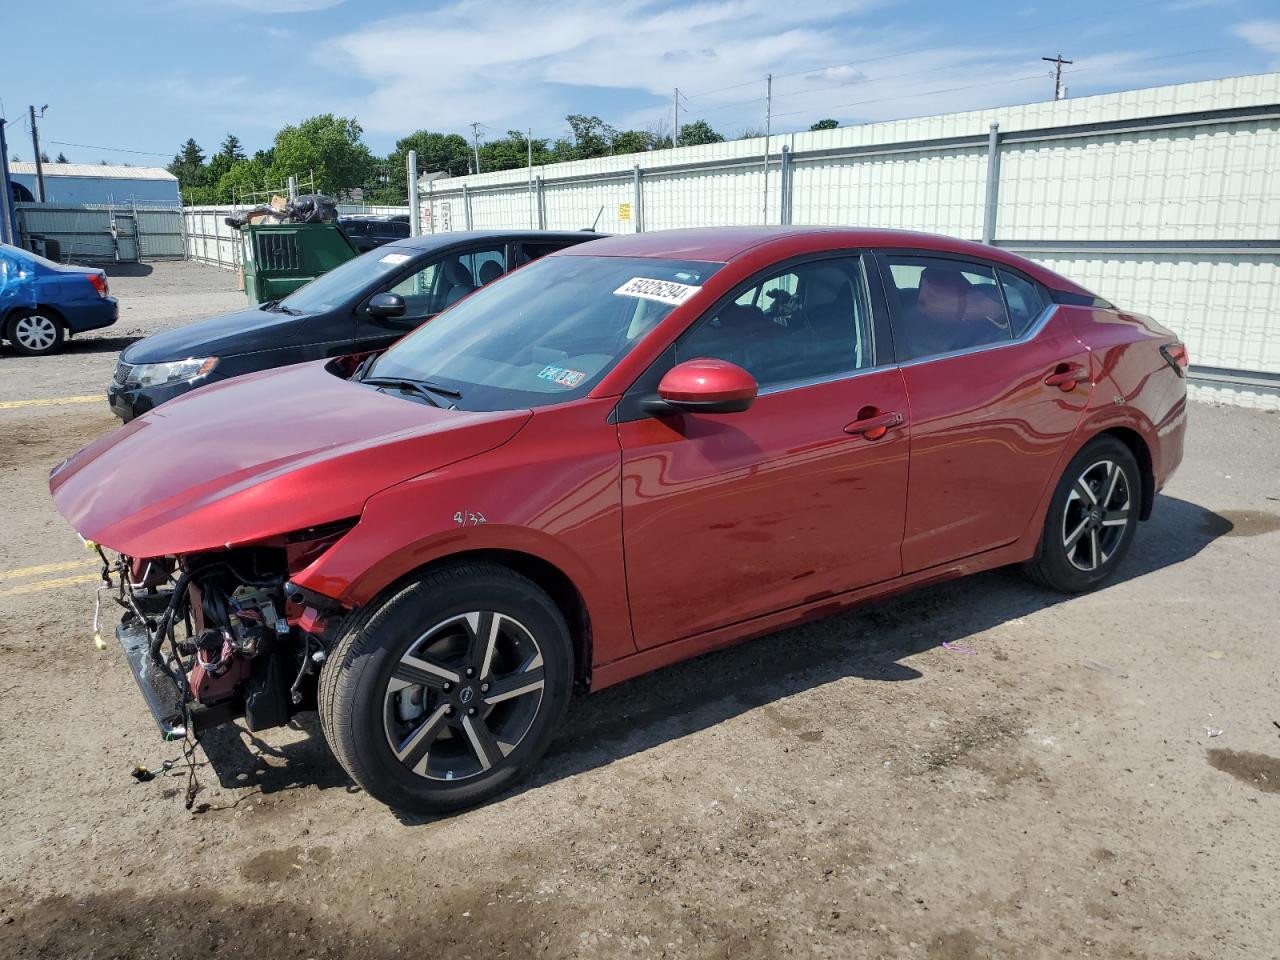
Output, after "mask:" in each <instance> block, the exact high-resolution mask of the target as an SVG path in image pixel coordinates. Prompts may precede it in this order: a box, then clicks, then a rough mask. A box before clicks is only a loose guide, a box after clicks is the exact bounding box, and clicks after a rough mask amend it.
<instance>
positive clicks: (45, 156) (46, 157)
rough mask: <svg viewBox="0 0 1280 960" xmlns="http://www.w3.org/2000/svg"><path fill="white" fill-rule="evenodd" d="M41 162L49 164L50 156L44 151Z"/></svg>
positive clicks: (41, 152)
mask: <svg viewBox="0 0 1280 960" xmlns="http://www.w3.org/2000/svg"><path fill="white" fill-rule="evenodd" d="M40 162H41V163H49V155H48V154H47V153H45V152H44V151H43V150H41V151H40Z"/></svg>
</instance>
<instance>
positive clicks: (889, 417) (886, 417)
mask: <svg viewBox="0 0 1280 960" xmlns="http://www.w3.org/2000/svg"><path fill="white" fill-rule="evenodd" d="M902 423H903V418H902V414H900V413H881V414H877V415H874V416H870V417H864V418H862V419H861V420H855V421H853V423H850V424H846V425H845V428H844V432H845V433H850V434H853V435H854V436H862V437H866V438H867V439H868V440H879V439H880V438H881V437H883V436H884V435H885V434H886V433H888V432H889V429H890V428H891V427H900V426H902Z"/></svg>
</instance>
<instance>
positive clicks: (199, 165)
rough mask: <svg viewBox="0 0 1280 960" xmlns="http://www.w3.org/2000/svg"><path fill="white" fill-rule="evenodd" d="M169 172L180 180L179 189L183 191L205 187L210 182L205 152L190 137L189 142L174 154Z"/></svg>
mask: <svg viewBox="0 0 1280 960" xmlns="http://www.w3.org/2000/svg"><path fill="white" fill-rule="evenodd" d="M168 170H169V172H170V173H172V174H173V175H174V176H175V177H177V178H178V187H179V189H181V190H189V189H192V188H194V187H203V186H204V185H205V184H206V182H207V181H208V176H207V174H208V171H207V170H206V169H205V166H204V151H203V150H201V149H200V145H199V144H198V143H196V142H195V140H194V138H191V137H188V138H187V142H186V143H184V144H183V145H182V146H181V147H180V148H179V149H178V152H177V153H176V154H174V156H173V162H172V163H171V164H169V167H168Z"/></svg>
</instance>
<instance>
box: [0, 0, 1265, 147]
mask: <svg viewBox="0 0 1280 960" xmlns="http://www.w3.org/2000/svg"><path fill="white" fill-rule="evenodd" d="M0 38H3V49H4V55H3V60H2V61H0V64H2V66H0V106H2V107H3V109H4V111H5V112H6V115H7V118H8V119H9V121H10V125H9V127H8V128H7V134H8V138H9V145H10V153H11V154H12V153H17V154H18V155H19V157H20V158H21V159H23V160H30V159H31V143H30V140H29V136H28V134H27V132H26V125H25V122H24V114H25V111H26V107H27V105H28V104H30V103H34V104H35V105H36V106H37V108H39V107H40V106H41V105H42V104H48V105H49V109H48V112H47V114H46V116H45V118H44V120H43V121H41V139H42V142H43V144H44V146H45V150H46V152H48V153H49V154H50V156H53V155H56V154H57V153H58V151H62V152H64V153H65V154H66V155H67V157H68V158H69V159H70V160H72V161H78V162H90V163H96V162H97V161H98V160H101V159H106V160H108V161H110V162H131V163H135V164H140V165H145V164H163V163H164V162H166V161H167V160H168V159H169V158H170V157H171V156H172V154H173V153H174V152H175V151H176V149H177V147H178V145H179V144H180V143H181V142H182V141H183V140H185V139H186V138H187V137H188V136H193V137H195V138H196V140H197V142H199V143H200V144H201V146H203V147H204V148H205V149H206V151H212V150H214V149H216V147H217V145H218V143H219V142H220V141H221V140H222V138H223V136H224V135H225V134H226V133H227V132H229V131H230V132H234V133H235V134H236V135H237V136H239V137H240V139H241V140H242V141H243V143H244V144H245V146H246V147H248V148H249V149H250V150H253V149H257V148H260V147H264V146H267V145H268V144H269V143H270V140H271V136H272V134H273V133H274V132H275V130H277V129H278V128H279V127H280V126H282V125H284V124H286V123H290V122H294V121H297V120H300V119H302V118H304V117H306V116H310V115H312V114H316V113H323V112H334V113H339V114H342V115H346V116H355V117H356V118H357V119H358V120H359V121H360V123H361V124H362V125H363V127H364V129H365V141H366V142H367V143H368V144H369V146H370V147H371V148H372V149H374V150H375V151H377V152H379V153H384V152H387V151H388V150H389V149H390V148H391V146H392V145H393V144H394V142H395V140H396V138H397V137H399V136H403V135H404V134H405V133H408V132H411V131H413V130H415V129H418V128H427V129H432V130H444V131H459V132H465V131H466V130H467V125H468V124H470V123H471V122H472V121H477V122H479V123H482V124H484V129H485V130H486V131H488V132H489V133H491V134H493V135H497V136H500V135H502V134H503V133H505V131H507V130H508V129H513V128H515V129H521V130H523V129H526V128H529V127H532V128H533V131H534V133H535V135H536V136H545V137H551V138H554V137H557V136H560V135H562V134H563V133H564V132H565V130H566V127H565V124H564V119H563V118H564V116H565V115H566V114H568V113H587V114H598V115H599V116H601V117H603V118H604V119H605V120H606V121H608V122H610V123H612V124H613V125H614V126H616V127H619V128H627V127H637V128H642V129H643V128H654V129H666V128H667V127H668V126H669V124H670V117H671V100H672V88H674V87H676V86H679V87H680V88H681V90H682V91H683V92H684V93H685V94H686V96H687V99H686V100H684V101H682V105H681V110H682V115H681V119H682V121H683V120H685V119H696V118H703V119H706V120H707V121H708V122H709V123H711V124H712V126H714V127H716V128H717V129H719V130H721V131H723V132H725V133H727V134H729V135H737V134H739V133H741V132H742V131H744V130H746V129H754V128H760V127H762V126H763V117H764V90H765V84H764V76H765V74H767V73H773V74H774V75H775V78H776V79H775V81H774V121H773V129H774V130H775V131H778V132H781V131H787V130H797V129H807V128H808V126H809V124H811V123H812V122H814V121H815V120H818V119H820V118H823V117H834V118H836V119H838V120H839V121H840V122H841V123H842V124H847V123H860V122H866V121H874V120H884V119H891V118H894V117H907V116H920V115H924V114H932V113H945V112H951V111H955V110H965V109H973V108H979V107H987V106H997V105H1002V104H1010V103H1026V102H1031V101H1035V100H1046V99H1051V97H1052V90H1053V81H1052V79H1051V77H1050V71H1051V66H1050V65H1049V64H1047V63H1044V62H1042V61H1041V60H1040V59H1039V58H1040V57H1041V56H1046V55H1053V54H1055V53H1058V52H1059V51H1061V52H1062V53H1063V54H1064V55H1065V56H1067V57H1068V58H1071V59H1073V60H1074V61H1075V63H1074V64H1073V65H1071V66H1070V67H1068V68H1067V69H1066V73H1065V76H1064V81H1065V82H1066V84H1067V86H1068V89H1069V92H1070V95H1071V96H1085V95H1088V94H1092V93H1101V92H1107V91H1112V90H1122V89H1129V88H1134V87H1145V86H1154V85H1158V84H1164V83H1177V82H1181V81H1186V80H1200V79H1208V78H1215V77H1223V76H1232V75H1239V74H1248V73H1261V72H1265V71H1268V70H1280V4H1277V3H1276V2H1275V0H1132V2H1126V0H1121V2H1116V0H1111V2H1095V0H1078V2H1075V3H1070V4H1063V3H1058V2H1054V3H1040V2H1034V0H1032V2H1025V3H1020V2H1014V3H996V2H987V0H979V2H955V0H951V2H937V0H892V2H888V0H886V2H876V0H853V2H836V0H830V2H824V0H815V2H792V3H787V2H780V0H684V2H668V0H568V2H559V3H533V2H513V0H445V2H436V3H425V2H411V0H376V2H369V0H132V2H127V0H115V2H112V3H102V2H101V0H57V2H56V3H49V2H44V3H40V2H35V0H5V2H4V4H3V6H0ZM69 144H85V145H88V146H71V145H69ZM108 148H114V149H108ZM125 151H136V152H125Z"/></svg>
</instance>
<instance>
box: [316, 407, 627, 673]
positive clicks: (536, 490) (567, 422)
mask: <svg viewBox="0 0 1280 960" xmlns="http://www.w3.org/2000/svg"><path fill="white" fill-rule="evenodd" d="M612 404H613V401H611V400H605V401H600V400H591V399H587V400H583V401H579V402H577V403H572V404H567V405H565V406H563V407H553V408H546V409H543V410H540V411H538V412H537V413H536V414H535V415H534V417H533V418H532V420H531V421H530V422H529V424H528V425H527V426H526V427H525V428H524V429H523V430H522V431H521V432H520V433H519V434H518V435H517V436H516V437H515V438H514V439H513V440H512V441H511V442H509V443H508V444H507V445H506V446H505V447H503V448H499V449H496V450H491V451H489V452H488V453H485V454H482V455H480V456H477V457H473V458H471V459H469V460H465V461H461V462H458V463H455V464H452V465H450V466H447V467H444V468H443V469H440V470H435V471H433V472H431V473H428V474H425V475H423V476H420V477H416V478H414V479H412V480H408V481H405V482H404V483H400V484H397V485H395V486H393V487H391V488H389V489H386V490H383V491H382V492H381V493H379V494H377V495H375V496H374V497H372V498H371V499H370V500H369V501H368V502H367V503H366V504H365V508H364V511H363V513H362V515H361V517H360V521H359V522H358V523H357V524H356V526H355V527H354V528H352V530H351V531H350V532H349V533H347V535H346V536H344V537H343V538H342V539H341V540H340V541H339V542H338V543H336V544H335V545H334V546H333V547H332V548H330V549H329V550H328V551H327V552H325V553H324V554H322V555H321V556H320V557H319V558H318V559H317V560H315V561H314V562H313V563H312V564H311V565H310V566H309V567H307V568H306V569H305V570H301V571H298V572H297V573H295V574H294V576H293V582H294V583H296V584H298V585H299V586H301V587H304V588H306V589H308V590H313V591H315V592H316V593H319V594H321V595H323V596H327V597H331V598H333V599H334V600H337V601H338V602H340V603H342V604H343V605H345V606H350V607H354V606H360V605H363V604H367V603H369V602H370V601H372V600H373V599H374V598H376V597H377V596H378V595H379V594H381V593H382V592H383V591H385V590H386V589H387V588H388V587H390V586H391V585H392V584H395V583H397V582H398V581H401V580H403V579H404V578H406V577H408V576H410V575H411V574H413V573H414V572H415V571H417V570H420V569H422V568H423V567H425V566H427V565H429V564H433V563H437V562H439V561H442V560H447V559H449V558H450V557H455V556H459V555H463V554H469V553H473V552H475V551H494V550H501V551H512V552H516V553H521V554H525V555H527V556H530V557H534V558H536V559H538V560H541V561H544V562H545V563H549V564H551V565H552V566H554V567H555V568H557V569H558V570H560V572H561V573H563V574H564V575H565V576H566V577H567V578H568V579H569V580H570V581H571V582H572V583H573V584H574V586H575V587H576V588H577V590H578V592H579V594H580V595H581V596H582V598H583V601H584V602H585V604H586V606H587V610H588V614H589V616H590V618H591V624H592V645H593V652H594V657H595V659H596V661H597V662H598V663H604V662H608V661H609V660H613V659H617V658H618V657H621V656H625V655H627V654H629V653H633V652H635V643H634V641H633V638H632V635H631V620H630V611H629V608H628V605H627V594H626V576H625V570H624V567H623V558H622V503H621V483H622V481H621V453H620V450H619V447H618V439H617V431H616V428H614V427H613V426H612V425H610V424H608V423H607V422H606V417H607V416H608V411H609V409H611V408H612Z"/></svg>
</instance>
